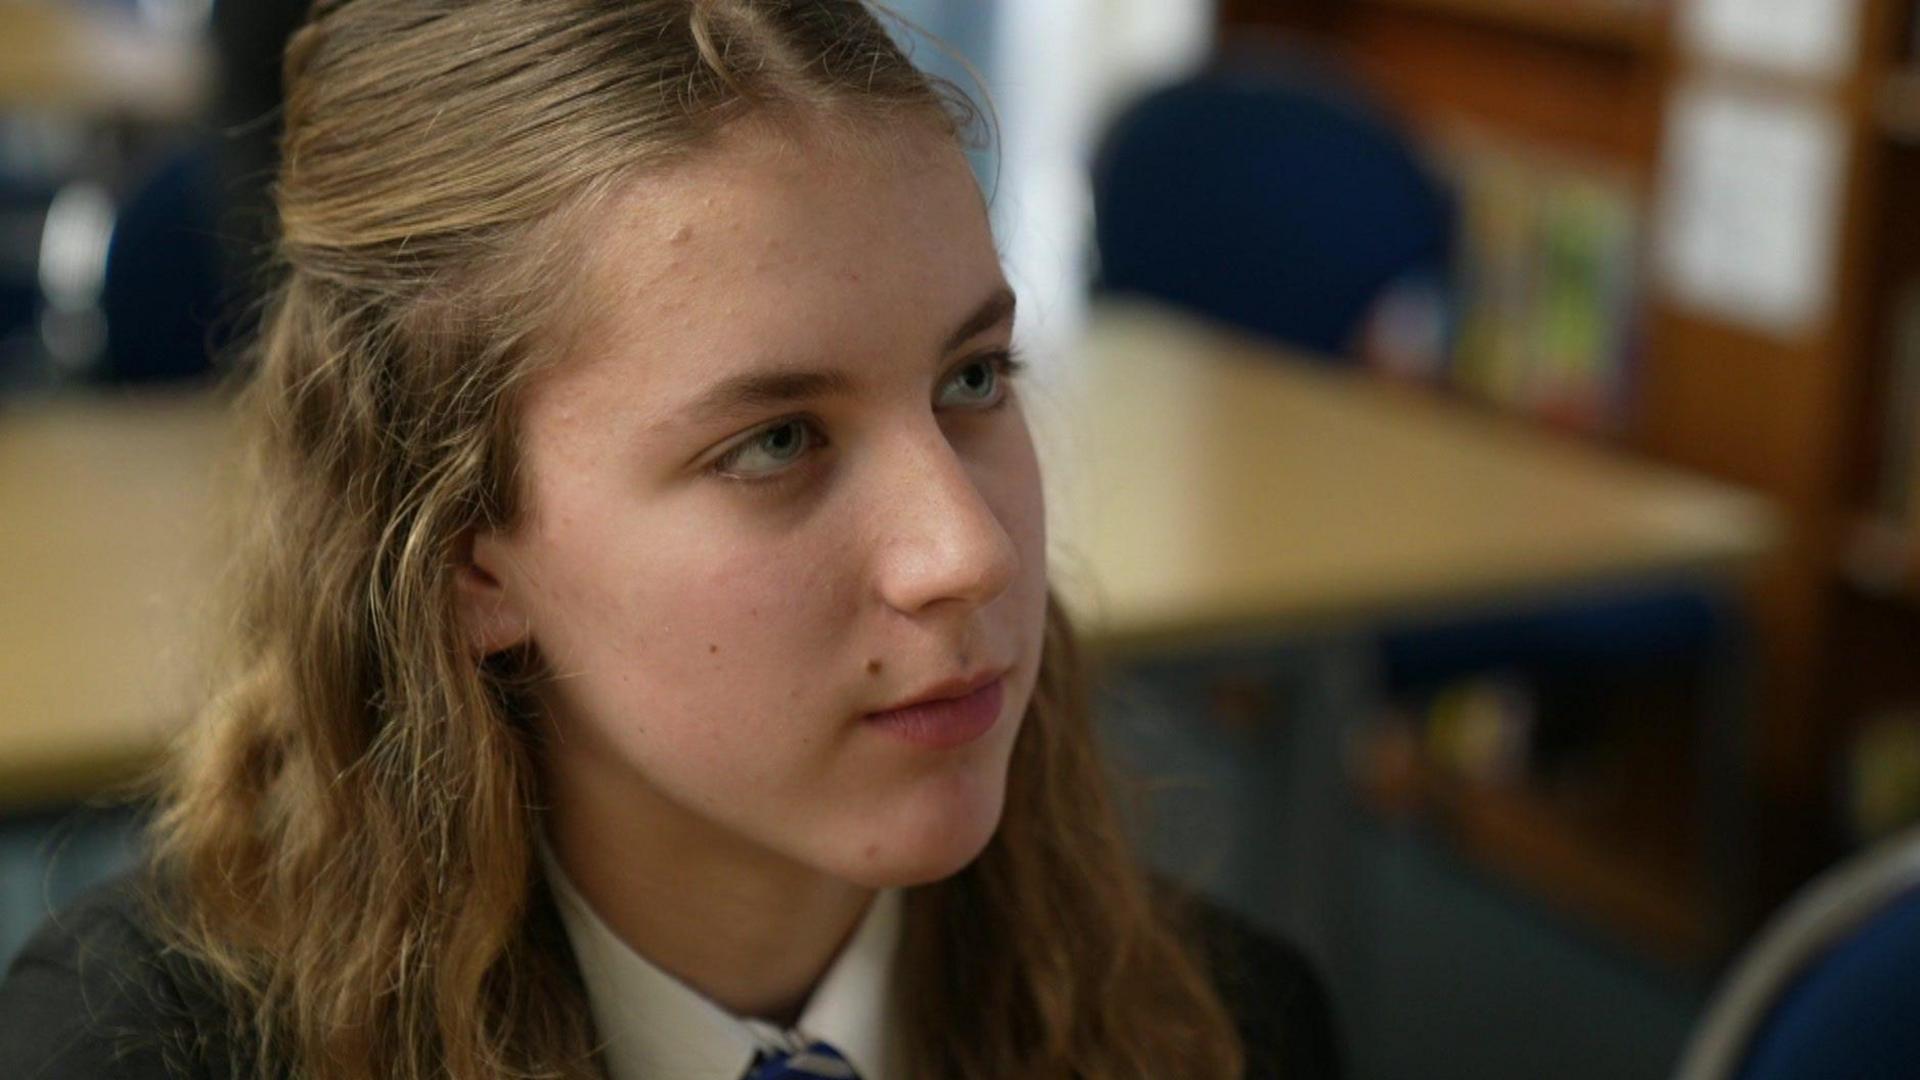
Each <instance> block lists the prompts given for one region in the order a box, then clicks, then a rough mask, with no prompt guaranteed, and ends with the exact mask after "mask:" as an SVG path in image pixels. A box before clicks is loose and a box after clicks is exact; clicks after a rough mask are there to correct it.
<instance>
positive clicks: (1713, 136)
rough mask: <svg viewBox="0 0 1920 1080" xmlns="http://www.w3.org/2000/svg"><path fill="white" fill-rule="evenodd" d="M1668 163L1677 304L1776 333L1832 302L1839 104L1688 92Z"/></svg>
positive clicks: (1674, 112) (1664, 242) (1810, 319)
mask: <svg viewBox="0 0 1920 1080" xmlns="http://www.w3.org/2000/svg"><path fill="white" fill-rule="evenodd" d="M1667 124H1668V127H1667V146H1666V150H1665V153H1664V154H1663V155H1662V161H1663V168H1664V169H1665V175H1664V176H1663V177H1662V191H1661V208H1660V216H1659V226H1660V235H1659V239H1658V241H1657V249H1658V253H1659V262H1660V269H1661V276H1662V279H1663V281H1664V283H1665V286H1666V289H1667V291H1668V292H1669V293H1670V294H1671V295H1672V297H1673V299H1674V300H1676V301H1677V302H1679V303H1681V304H1683V305H1686V306H1689V307H1693V308H1695V309H1698V310H1703V311H1706V312H1709V313H1711V314H1713V315H1715V316H1718V317H1720V318H1724V319H1726V320H1728V321H1731V322H1735V323H1739V324H1742V325H1745V326H1749V327H1751V328H1753V329H1756V330H1759V331H1762V332H1765V333H1770V334H1773V335H1776V336H1780V337H1795V336H1799V335H1803V334H1805V333H1809V332H1812V331H1813V330H1814V329H1815V328H1816V327H1817V325H1818V324H1819V323H1820V322H1821V321H1822V320H1824V319H1825V318H1826V316H1827V312H1828V309H1829V306H1830V305H1831V303H1832V290H1833V279H1834V274H1835V266H1834V263H1835V257H1836V256H1835V248H1836V245H1837V242H1838V233H1839V227H1840V215H1841V209H1842V208H1841V206H1840V200H1841V197H1842V195H1843V193H1844V190H1845V184H1844V181H1845V166H1846V160H1847V154H1848V143H1847V131H1846V127H1845V125H1844V124H1843V123H1842V120H1841V118H1840V116H1839V115H1838V114H1837V113H1836V112H1835V111H1834V109H1833V107H1832V106H1830V105H1828V104H1826V103H1824V102H1821V101H1817V100H1809V99H1807V98H1804V97H1798V96H1793V95H1787V94H1779V93H1770V92H1765V91H1761V90H1757V89H1753V88H1749V87H1742V86H1735V85H1724V86H1723V85H1715V84H1713V83H1710V82H1709V83H1700V84H1694V85H1691V86H1687V87H1684V88H1682V89H1681V90H1680V91H1679V92H1678V93H1677V95H1676V96H1675V98H1674V100H1673V102H1672V106H1671V108H1670V109H1669V110H1668V116H1667Z"/></svg>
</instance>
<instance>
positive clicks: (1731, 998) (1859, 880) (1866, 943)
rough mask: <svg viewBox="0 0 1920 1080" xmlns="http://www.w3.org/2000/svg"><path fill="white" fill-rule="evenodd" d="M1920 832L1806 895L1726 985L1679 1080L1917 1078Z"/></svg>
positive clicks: (1849, 865)
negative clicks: (1819, 1077) (1830, 1077)
mask: <svg viewBox="0 0 1920 1080" xmlns="http://www.w3.org/2000/svg"><path fill="white" fill-rule="evenodd" d="M1916 973H1920V827H1915V828H1912V829H1909V830H1908V831H1907V832H1905V833H1903V834H1900V835H1899V836H1896V837H1894V838H1893V839H1891V840H1889V841H1886V842H1884V843H1882V844H1880V845H1879V846H1877V847H1875V848H1873V849H1872V850H1870V851H1868V852H1866V853H1864V854H1862V855H1859V856H1856V857H1855V858H1854V859H1852V860H1850V861H1848V862H1846V863H1843V864H1842V865H1840V866H1839V867H1837V868H1836V869H1834V870H1831V871H1828V872H1827V873H1826V874H1824V875H1822V876H1821V877H1819V878H1817V879H1815V880H1814V882H1813V883H1812V884H1810V885H1808V886H1807V887H1806V888H1804V889H1802V890H1801V891H1800V893H1799V894H1798V895H1797V896H1796V897H1795V898H1794V899H1793V900H1792V901H1791V902H1789V904H1788V905H1787V907H1786V908H1785V909H1783V910H1782V912H1781V913H1780V914H1779V915H1778V916H1776V917H1775V918H1774V920H1773V921H1772V922H1771V923H1769V924H1768V926H1767V927H1766V929H1765V930H1763V931H1762V932H1761V933H1760V936H1759V937H1758V938H1757V939H1756V941H1755V943H1754V944H1753V945H1752V946H1751V947H1750V948H1749V949H1748V951H1747V953H1746V955H1745V956H1744V957H1743V958H1742V959H1741V960H1740V961H1739V963H1738V964H1737V965H1736V966H1735V967H1734V969H1733V972H1732V974H1731V975H1730V976H1729V977H1728V978H1727V980H1726V981H1725V982H1724V983H1723V984H1722V986H1721V988H1720V990H1719V991H1718V993H1717V994H1716V995H1715V997H1714V999H1713V1001H1712V1002H1711V1004H1710V1005H1709V1006H1708V1009H1707V1012H1706V1014H1705V1016H1704V1018H1703V1019H1702V1021H1701V1023H1700V1025H1699V1026H1698V1027H1697V1028H1696V1029H1695V1031H1694V1036H1693V1040H1692V1042H1691V1043H1690V1044H1689V1045H1688V1047H1687V1051H1686V1054H1685V1056H1684V1057H1683V1058H1682V1059H1681V1065H1680V1069H1679V1071H1678V1072H1677V1073H1676V1074H1675V1076H1676V1078H1677V1080H1785V1078H1787V1077H1811V1076H1832V1077H1846V1078H1847V1080H1876V1078H1881V1077H1884V1078H1887V1080H1893V1078H1895V1077H1902V1078H1904V1077H1913V1076H1916V1075H1920V975H1917V974H1916Z"/></svg>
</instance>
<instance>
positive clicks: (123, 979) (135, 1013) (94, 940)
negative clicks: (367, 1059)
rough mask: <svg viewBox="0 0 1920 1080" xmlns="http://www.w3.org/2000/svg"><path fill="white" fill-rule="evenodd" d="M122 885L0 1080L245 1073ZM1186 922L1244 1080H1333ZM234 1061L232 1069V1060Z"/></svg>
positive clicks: (46, 976)
mask: <svg viewBox="0 0 1920 1080" xmlns="http://www.w3.org/2000/svg"><path fill="white" fill-rule="evenodd" d="M135 888H136V879H135V878H134V877H132V876H131V875H122V876H120V877H118V878H115V879H113V880H111V881H108V882H106V883H105V884H103V885H100V886H98V887H96V888H94V889H93V890H92V891H91V892H89V893H87V894H86V895H85V896H83V897H82V898H81V899H80V900H78V901H77V902H76V903H74V904H73V905H72V906H71V907H69V908H67V909H66V910H65V911H63V912H61V913H59V914H58V915H56V916H54V917H53V918H52V919H51V920H49V921H48V922H47V924H46V925H45V926H43V927H42V928H41V929H40V930H39V932H38V933H36V934H35V935H34V937H33V939H32V940H30V941H29V942H28V943H27V945H26V947H25V948H24V949H23V950H22V951H21V952H20V954H19V955H18V956H17V957H15V958H14V961H13V964H12V966H11V967H10V968H9V969H8V972H7V977H6V980H5V982H3V983H0V1077H4V1078H5V1080H42V1078H44V1080H102V1078H107V1077H112V1078H115V1080H188V1078H191V1080H226V1078H228V1077H236V1076H241V1075H245V1074H244V1073H242V1072H241V1071H239V1070H237V1069H236V1068H235V1055H234V1054H232V1052H231V1048H230V1047H229V1046H228V1045H227V1044H226V1042H225V1040H224V1037H223V1036H222V1034H221V1033H222V1032H223V1031H224V1029H225V1025H224V1023H223V1017H224V1011H223V1006H222V1005H221V1004H220V1002H219V1001H218V1000H217V999H216V998H215V996H214V995H213V994H212V993H211V992H209V991H208V990H207V989H206V987H205V984H204V983H203V982H201V981H200V979H199V978H198V977H197V975H196V973H195V971H194V969H193V967H192V966H191V965H190V964H188V963H187V962H185V961H184V960H183V959H182V958H181V957H179V956H177V955H171V954H168V953H166V952H164V951H163V950H162V949H161V948H160V946H159V945H158V944H157V943H156V941H155V939H154V936H153V933H152V931H151V929H150V925H149V922H148V916H147V915H146V914H145V912H144V910H143V908H142V905H141V903H140V901H139V898H138V894H137V893H136V891H135ZM1197 915H1198V916H1199V918H1198V924H1199V927H1200V930H1201V936H1202V939H1203V941H1204V942H1205V945H1206V948H1207V952H1208V953H1209V955H1210V957H1211V959H1212V961H1213V963H1214V966H1215V970H1216V972H1217V973H1218V974H1217V977H1218V979H1219V985H1220V988H1221V992H1222V995H1223V996H1224V997H1225V998H1226V1000H1227V1003H1228V1005H1229V1006H1230V1007H1231V1008H1232V1009H1233V1011H1234V1014H1235V1017H1236V1019H1237V1020H1238V1022H1239V1026H1240V1033H1241V1036H1242V1038H1243V1039H1244V1040H1245V1041H1246V1045H1247V1052H1248V1062H1249V1064H1248V1070H1247V1076H1248V1080H1269V1078H1272V1080H1280V1078H1286V1080H1321V1078H1330V1077H1335V1076H1337V1075H1338V1072H1339V1068H1338V1061H1337V1055H1336V1051H1335V1038H1334V1031H1333V1023H1332V1017H1331V1013H1330V1009H1329V1006H1328V1002H1327V996H1326V993H1325V991H1324V990H1323V989H1322V987H1321V984H1320V982H1319V980H1318V979H1317V978H1316V977H1315V975H1314V973H1313V970H1312V968H1311V967H1310V966H1309V965H1308V964H1307V962H1306V961H1305V959H1304V958H1303V957H1302V956H1301V955H1300V954H1299V953H1298V952H1297V951H1295V950H1293V949H1292V948H1290V947H1289V946H1286V945H1284V944H1282V943H1280V942H1278V941H1275V940H1274V939H1272V938H1270V937H1267V936H1266V935H1264V934H1261V933H1260V932H1258V931H1256V930H1255V929H1253V928H1252V927H1250V926H1249V925H1247V924H1246V923H1245V922H1244V921H1242V920H1240V919H1239V918H1237V917H1235V916H1233V915H1231V914H1229V913H1227V912H1226V911H1224V910H1222V909H1220V908H1217V907H1213V906H1210V905H1202V906H1200V907H1199V908H1197ZM243 1064H244V1062H243Z"/></svg>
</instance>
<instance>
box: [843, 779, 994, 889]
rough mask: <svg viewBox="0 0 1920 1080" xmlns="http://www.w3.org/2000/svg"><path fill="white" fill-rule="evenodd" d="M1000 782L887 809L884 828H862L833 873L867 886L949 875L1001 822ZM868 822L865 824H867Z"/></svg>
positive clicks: (967, 860)
mask: <svg viewBox="0 0 1920 1080" xmlns="http://www.w3.org/2000/svg"><path fill="white" fill-rule="evenodd" d="M1003 795H1004V788H1003V787H1002V786H1001V785H994V790H993V791H992V792H990V793H989V792H975V793H973V794H972V796H971V797H969V798H964V799H958V800H934V801H936V802H939V803H941V804H942V805H936V806H919V807H913V808H911V809H904V810H903V811H902V812H901V813H899V814H894V815H888V816H887V821H886V823H885V825H884V829H885V831H884V832H882V833H879V834H873V833H870V832H869V833H865V834H864V839H863V840H862V841H861V842H859V843H856V844H854V845H853V846H852V848H851V850H850V852H849V853H848V854H849V855H850V856H851V857H850V858H846V859H844V860H840V861H842V862H843V864H844V865H843V866H842V867H841V868H839V869H840V872H839V874H838V876H840V877H843V878H845V879H847V880H849V881H852V882H854V883H855V884H858V885H863V886H866V887H868V888H875V889H884V888H893V887H896V886H898V887H906V886H913V885H925V884H928V883H931V882H935V881H940V880H942V879H945V878H949V877H952V876H953V875H955V874H957V873H959V872H960V871H962V870H964V869H966V868H967V866H968V865H969V864H971V863H972V862H973V860H975V859H977V858H979V857H980V853H981V852H982V851H984V850H986V847H987V844H988V843H989V842H990V841H991V840H992V839H993V834H994V832H995V831H996V830H998V828H999V826H1000V817H1001V810H1002V808H1003V806H1004V803H1003ZM870 827H871V826H870V825H869V828H870Z"/></svg>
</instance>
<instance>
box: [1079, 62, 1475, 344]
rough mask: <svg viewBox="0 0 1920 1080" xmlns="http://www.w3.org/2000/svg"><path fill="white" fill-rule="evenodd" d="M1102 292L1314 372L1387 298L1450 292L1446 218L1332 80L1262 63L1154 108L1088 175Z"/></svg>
mask: <svg viewBox="0 0 1920 1080" xmlns="http://www.w3.org/2000/svg"><path fill="white" fill-rule="evenodd" d="M1094 172H1095V176H1094V205H1095V223H1094V230H1095V238H1096V240H1097V243H1098V245H1099V252H1100V266H1099V272H1098V275H1097V287H1098V288H1100V289H1102V290H1104V291H1107V292H1112V293H1131V294H1135V295H1141V296H1147V297H1151V298H1154V299H1157V300H1162V301H1166V302H1170V303H1173V304H1176V305H1179V306H1181V307H1185V308H1187V309H1189V310H1192V311H1195V312H1198V313H1200V314H1203V315H1208V316H1211V317H1213V318H1215V319H1218V320H1221V321H1223V322H1227V323H1231V324H1234V325H1236V326H1241V327H1245V328H1248V329H1251V330H1255V331H1258V332H1260V333H1262V334H1265V335H1267V336H1269V337H1271V338H1274V339H1276V340H1278V341H1282V342H1285V343H1287V344H1290V345H1293V346H1296V347H1298V348H1300V349H1303V350H1305V351H1306V352H1307V353H1308V354H1311V355H1314V356H1324V357H1333V356H1339V355H1342V354H1344V353H1346V352H1347V351H1348V350H1349V348H1350V347H1351V345H1352V344H1353V339H1354V337H1355V334H1356V333H1357V331H1358V330H1359V328H1360V326H1361V325H1362V323H1363V321H1364V320H1365V318H1366V316H1367V314H1368V312H1369V311H1370V309H1371V308H1372V306H1373V304H1374V303H1375V301H1376V300H1378V299H1379V298H1380V297H1381V296H1382V295H1383V294H1384V293H1385V291H1386V290H1387V289H1388V288H1390V287H1391V286H1393V285H1394V284H1396V283H1397V282H1400V281H1403V280H1406V279H1409V278H1418V277H1428V278H1432V279H1434V280H1437V281H1444V280H1445V279H1446V278H1447V276H1448V274H1449V268H1450V264H1451V262H1452V257H1453V238H1454V220H1455V214H1454V208H1453V202H1452V198H1451V196H1450V195H1449V193H1448V192H1447V190H1446V189H1445V188H1444V187H1443V186H1442V185H1441V184H1440V183H1439V181H1438V180H1437V179H1435V178H1434V177H1433V176H1432V175H1431V174H1429V172H1428V171H1427V170H1426V168H1425V167H1424V166H1423V165H1422V163H1421V162H1420V160H1419V159H1418V157H1417V156H1416V155H1415V153H1414V151H1413V148H1412V146H1411V145H1410V144H1409V142H1408V140H1407V139H1406V138H1405V137H1404V136H1402V135H1401V134H1400V132H1399V131H1398V130H1396V129H1395V128H1394V127H1393V126H1392V125H1391V124H1390V123H1388V122H1387V121H1386V120H1385V119H1384V118H1383V117H1382V116H1381V115H1380V114H1379V113H1378V112H1377V111H1376V110H1375V109H1373V108H1372V107H1371V106H1370V105H1369V104H1368V103H1367V101H1366V100H1365V99H1364V98H1362V97H1361V96H1360V95H1359V94H1358V93H1356V92H1355V91H1354V90H1353V89H1351V88H1350V87H1348V86H1346V85H1344V84H1343V83H1341V82H1340V81H1338V80H1337V79H1336V78H1334V77H1332V75H1331V73H1330V72H1326V71H1324V70H1319V69H1317V68H1316V67H1315V66H1314V65H1313V64H1312V63H1311V62H1310V61H1308V60H1306V59H1305V58H1303V57H1297V56H1294V55H1292V54H1276V55H1273V56H1271V57H1266V56H1260V55H1257V54H1253V55H1249V56H1247V57H1244V58H1242V59H1240V60H1238V61H1228V62H1223V63H1222V64H1221V66H1219V67H1218V68H1216V69H1214V70H1211V71H1209V72H1207V73H1205V74H1202V75H1200V76H1197V77H1195V78H1191V79H1188V80H1185V81H1183V82H1179V83H1176V84H1174V85H1172V86H1168V87H1165V88H1163V89H1161V90H1158V91H1156V92H1154V93H1151V94H1149V95H1148V96H1147V97H1146V98H1144V99H1142V100H1141V101H1139V102H1138V103H1136V104H1135V105H1133V106H1132V107H1131V108H1130V109H1128V110H1127V111H1126V112H1125V113H1124V114H1123V115H1122V116H1121V117H1120V119H1119V120H1118V122H1117V123H1115V124H1114V125H1113V127H1112V128H1111V130H1110V131H1109V132H1108V134H1107V137H1106V139H1105V141H1104V143H1103V146H1102V148H1101V150H1100V152H1099V153H1098V155H1097V157H1096V162H1095V168H1094Z"/></svg>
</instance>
